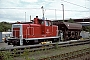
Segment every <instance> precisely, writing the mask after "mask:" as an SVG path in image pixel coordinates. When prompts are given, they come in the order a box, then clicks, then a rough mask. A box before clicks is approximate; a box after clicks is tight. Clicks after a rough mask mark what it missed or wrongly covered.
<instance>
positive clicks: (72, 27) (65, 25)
mask: <svg viewBox="0 0 90 60" xmlns="http://www.w3.org/2000/svg"><path fill="white" fill-rule="evenodd" d="M53 24H55V25H58V27H59V29H63V28H64V29H65V28H67V29H68V30H81V29H82V25H81V24H77V23H68V22H53ZM62 27H63V28H62Z"/></svg>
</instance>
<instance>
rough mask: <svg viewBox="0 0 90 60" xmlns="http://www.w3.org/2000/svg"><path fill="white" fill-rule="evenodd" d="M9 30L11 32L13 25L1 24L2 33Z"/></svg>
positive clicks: (0, 30)
mask: <svg viewBox="0 0 90 60" xmlns="http://www.w3.org/2000/svg"><path fill="white" fill-rule="evenodd" d="M8 29H10V30H11V24H10V23H8V22H0V32H5V31H8Z"/></svg>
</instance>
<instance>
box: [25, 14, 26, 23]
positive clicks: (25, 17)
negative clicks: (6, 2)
mask: <svg viewBox="0 0 90 60" xmlns="http://www.w3.org/2000/svg"><path fill="white" fill-rule="evenodd" d="M25 22H26V12H25Z"/></svg>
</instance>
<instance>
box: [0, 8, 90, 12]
mask: <svg viewBox="0 0 90 60" xmlns="http://www.w3.org/2000/svg"><path fill="white" fill-rule="evenodd" d="M0 9H10V10H11V9H12V10H13V9H25V10H27V9H41V8H0ZM45 10H56V11H62V10H60V9H45ZM65 11H71V12H90V11H89V10H87V11H81V10H65Z"/></svg>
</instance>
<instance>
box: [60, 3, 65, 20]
mask: <svg viewBox="0 0 90 60" xmlns="http://www.w3.org/2000/svg"><path fill="white" fill-rule="evenodd" d="M61 5H62V10H63V22H64V5H63V4H61Z"/></svg>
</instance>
